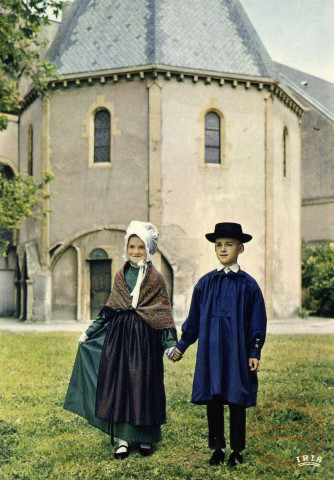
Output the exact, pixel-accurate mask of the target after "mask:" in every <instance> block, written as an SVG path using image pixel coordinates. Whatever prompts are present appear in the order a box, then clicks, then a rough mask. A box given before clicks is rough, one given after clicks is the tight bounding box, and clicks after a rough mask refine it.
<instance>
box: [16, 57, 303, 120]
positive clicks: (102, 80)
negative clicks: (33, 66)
mask: <svg viewBox="0 0 334 480" xmlns="http://www.w3.org/2000/svg"><path fill="white" fill-rule="evenodd" d="M159 76H162V77H163V78H164V79H165V80H171V79H174V80H176V81H179V82H184V81H185V80H186V79H190V80H192V81H193V82H194V83H197V82H203V83H205V84H207V85H209V84H213V83H218V84H219V85H220V86H221V87H223V86H224V85H228V84H229V85H232V86H233V87H234V88H236V87H240V86H241V87H244V88H246V89H250V88H251V87H253V88H254V87H255V88H257V89H259V90H264V89H265V90H268V91H270V92H271V93H272V94H273V95H275V96H276V97H277V98H279V99H280V100H281V101H283V102H284V103H285V104H286V105H287V106H288V107H289V108H291V109H292V110H293V111H294V112H295V113H296V114H297V115H298V116H301V115H302V114H303V112H304V108H303V106H302V104H301V103H299V102H298V101H297V100H296V99H295V98H294V97H293V96H292V95H291V94H290V93H289V92H288V91H287V90H286V89H285V88H284V87H283V86H282V85H280V84H279V80H278V79H272V78H269V77H254V76H246V75H238V74H232V73H220V72H214V71H205V70H194V69H187V68H181V67H169V66H166V65H143V66H136V67H126V68H122V69H119V68H118V69H114V70H101V71H99V72H94V73H89V72H87V73H78V74H73V75H63V76H59V77H57V78H56V79H50V81H49V89H50V90H51V91H52V90H54V89H59V88H62V89H66V88H69V87H73V86H74V87H81V86H84V85H85V86H89V85H94V84H96V83H99V84H101V85H104V84H107V83H117V82H119V81H121V80H126V81H133V80H135V79H140V80H144V79H149V78H153V79H154V78H158V77H159ZM36 98H37V95H36V92H35V91H34V89H32V90H30V92H28V93H27V95H26V97H25V100H24V105H23V107H22V110H25V109H26V108H27V107H28V106H29V105H30V104H31V103H32V102H33V101H34V100H35V99H36Z"/></svg>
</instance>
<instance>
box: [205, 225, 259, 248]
mask: <svg viewBox="0 0 334 480" xmlns="http://www.w3.org/2000/svg"><path fill="white" fill-rule="evenodd" d="M205 236H206V238H207V239H208V240H209V242H212V243H215V241H216V239H217V238H237V239H238V240H240V241H241V242H242V243H247V242H250V241H251V240H252V238H253V237H252V235H248V233H243V231H242V227H241V225H240V224H239V223H230V222H224V223H217V224H216V226H215V231H214V232H213V233H207V234H206V235H205Z"/></svg>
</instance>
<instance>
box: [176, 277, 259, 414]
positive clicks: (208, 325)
mask: <svg viewBox="0 0 334 480" xmlns="http://www.w3.org/2000/svg"><path fill="white" fill-rule="evenodd" d="M266 324H267V317H266V311H265V305H264V300H263V295H262V293H261V290H260V287H259V286H258V284H257V283H256V281H255V280H254V279H253V278H252V277H251V276H250V275H248V274H247V273H246V272H244V271H242V270H239V271H238V272H237V273H234V272H232V271H229V272H228V273H227V274H226V273H225V272H224V270H221V271H217V270H214V271H212V272H209V273H207V274H206V275H204V276H203V277H202V278H201V279H200V280H199V282H198V283H197V285H196V286H195V288H194V292H193V296H192V301H191V306H190V311H189V316H188V318H187V320H186V321H185V323H184V324H183V325H182V337H181V340H180V341H179V342H178V344H177V348H178V349H179V350H180V351H181V352H185V350H186V349H187V348H188V347H189V345H191V344H192V343H194V342H196V340H198V349H197V359H196V367H195V375H194V383H193V391H192V399H191V401H192V403H195V404H205V403H207V402H208V401H209V400H211V399H212V398H213V396H214V395H221V396H222V397H223V399H224V401H225V402H226V403H234V404H237V405H243V406H245V407H251V406H254V405H256V395H257V387H258V381H257V373H256V372H251V371H250V367H249V366H248V360H249V358H257V359H260V355H261V348H262V346H263V344H264V340H265V334H266Z"/></svg>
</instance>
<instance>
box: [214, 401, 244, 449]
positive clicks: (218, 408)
mask: <svg viewBox="0 0 334 480" xmlns="http://www.w3.org/2000/svg"><path fill="white" fill-rule="evenodd" d="M229 408H230V447H231V449H232V450H235V451H237V452H241V451H242V450H243V449H244V448H245V444H246V408H245V407H242V406H241V405H235V404H229ZM207 416H208V425H209V448H214V449H215V450H216V449H219V448H225V447H226V441H225V436H224V402H223V399H222V397H221V396H220V395H215V396H214V397H213V399H212V400H210V401H209V402H208V404H207Z"/></svg>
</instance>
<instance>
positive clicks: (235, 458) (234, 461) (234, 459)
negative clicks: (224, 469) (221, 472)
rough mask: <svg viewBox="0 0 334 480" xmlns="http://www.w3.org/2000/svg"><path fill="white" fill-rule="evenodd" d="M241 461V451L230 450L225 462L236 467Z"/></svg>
mask: <svg viewBox="0 0 334 480" xmlns="http://www.w3.org/2000/svg"><path fill="white" fill-rule="evenodd" d="M243 461H244V459H243V458H242V455H241V453H239V452H232V453H231V455H230V458H229V459H228V462H227V464H228V466H229V467H237V466H238V465H240V463H242V462H243Z"/></svg>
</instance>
